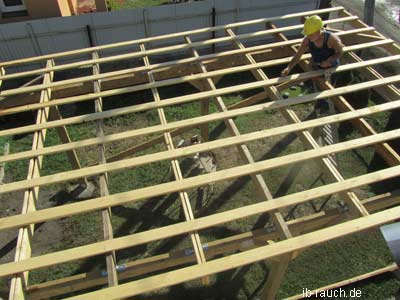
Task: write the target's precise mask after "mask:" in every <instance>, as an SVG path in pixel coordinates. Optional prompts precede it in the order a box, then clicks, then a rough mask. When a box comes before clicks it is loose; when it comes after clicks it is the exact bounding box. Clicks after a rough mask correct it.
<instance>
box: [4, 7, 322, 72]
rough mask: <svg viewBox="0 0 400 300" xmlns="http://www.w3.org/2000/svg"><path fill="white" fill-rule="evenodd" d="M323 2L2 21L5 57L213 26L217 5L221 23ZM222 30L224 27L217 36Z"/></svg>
mask: <svg viewBox="0 0 400 300" xmlns="http://www.w3.org/2000/svg"><path fill="white" fill-rule="evenodd" d="M318 4H319V1H318V0H279V1H277V0H208V1H199V2H192V3H184V4H176V5H161V6H157V7H148V8H143V9H133V10H122V11H114V12H106V13H91V14H86V15H80V16H73V17H64V18H50V19H42V20H32V21H26V22H18V23H12V24H3V25H0V60H1V61H8V60H14V59H20V58H25V57H32V56H38V55H42V54H49V53H56V52H62V51H67V50H73V49H81V48H87V47H90V37H89V36H91V37H92V40H93V43H94V44H95V45H104V44H110V43H115V42H121V41H127V40H134V39H138V38H143V37H146V36H156V35H162V34H166V33H172V32H180V31H185V30H191V29H196V28H202V27H209V26H212V19H213V18H212V11H213V8H215V24H216V25H221V24H228V23H233V22H239V21H244V20H250V19H258V18H265V17H271V16H278V15H284V14H288V13H296V12H300V11H306V10H313V9H316V8H317V7H318ZM296 21H297V22H298V20H285V21H284V22H281V23H279V22H277V25H278V26H287V25H290V24H292V23H291V22H296ZM293 24H294V23H293ZM262 29H264V28H263V27H262V25H256V26H248V27H244V28H241V29H240V31H239V32H238V33H244V32H246V31H248V32H250V31H254V30H262ZM88 31H90V34H89V32H88ZM207 34H208V36H207V35H205V34H203V35H196V36H193V38H192V40H194V41H196V40H199V39H205V38H211V33H207ZM223 34H224V33H223V32H220V33H217V36H219V35H221V36H222V35H223ZM172 42H177V40H176V41H172ZM179 42H183V40H181V41H179ZM165 44H171V41H165V40H164V41H159V42H156V43H154V46H160V45H165ZM103 54H105V55H107V53H103ZM108 54H110V53H108ZM57 63H63V61H58V62H57ZM9 71H10V70H9Z"/></svg>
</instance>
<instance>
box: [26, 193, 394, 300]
mask: <svg viewBox="0 0 400 300" xmlns="http://www.w3.org/2000/svg"><path fill="white" fill-rule="evenodd" d="M361 201H362V203H363V204H364V205H365V207H366V208H367V209H368V211H369V212H370V213H373V212H376V211H379V210H382V209H387V208H389V207H392V206H396V205H399V204H400V197H399V193H398V192H394V193H385V194H381V195H378V196H374V197H371V198H368V199H365V200H361ZM345 220H346V214H345V213H343V212H342V211H341V210H340V209H337V208H335V209H328V210H326V211H322V212H319V213H315V214H312V215H310V216H307V217H303V218H298V219H294V220H291V221H288V222H287V224H288V226H289V229H290V231H291V232H292V233H293V234H294V235H299V234H304V233H308V232H312V231H314V230H317V229H323V228H325V227H326V225H327V224H330V226H331V225H336V224H339V223H342V222H344V221H345ZM278 238H279V235H278V234H277V232H276V230H273V231H271V232H266V231H265V230H264V229H263V228H262V229H256V230H254V231H251V232H246V233H242V234H238V235H234V236H231V237H228V238H224V239H219V240H216V241H212V242H210V243H207V248H206V249H204V250H205V253H204V254H205V255H206V258H207V259H211V258H213V257H214V256H216V255H219V254H226V253H228V252H232V251H233V252H236V251H244V250H249V249H253V248H255V247H258V246H260V243H259V241H261V242H264V245H265V244H266V242H267V241H269V240H276V239H278ZM186 250H187V251H189V249H183V250H178V251H173V252H169V253H164V254H160V255H156V256H153V257H150V258H144V259H139V260H135V261H132V262H127V263H125V267H126V269H125V271H124V272H122V273H121V274H119V275H120V278H121V279H128V278H132V277H134V276H140V275H144V274H148V273H150V272H155V271H160V270H163V269H165V268H170V267H176V266H179V265H183V264H186V263H190V262H195V257H194V256H193V255H187V252H186ZM106 282H107V279H106V278H104V277H103V276H101V274H100V272H92V273H82V274H78V275H74V276H70V277H67V278H63V279H61V280H53V281H48V282H45V283H41V284H36V285H31V286H30V287H29V288H28V295H29V296H28V297H29V299H30V300H41V299H44V298H49V297H54V296H59V295H63V294H65V293H68V292H76V291H80V290H83V289H87V288H91V287H94V286H99V285H103V284H105V283H106Z"/></svg>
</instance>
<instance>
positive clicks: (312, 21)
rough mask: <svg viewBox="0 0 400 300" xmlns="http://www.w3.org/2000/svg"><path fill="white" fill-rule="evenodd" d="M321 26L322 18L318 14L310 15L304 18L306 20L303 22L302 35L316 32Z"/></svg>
mask: <svg viewBox="0 0 400 300" xmlns="http://www.w3.org/2000/svg"><path fill="white" fill-rule="evenodd" d="M323 26H324V22H322V19H321V18H320V17H319V16H317V15H315V16H311V17H309V18H306V21H305V22H304V30H303V32H302V33H303V34H304V35H310V34H313V33H314V32H317V31H318V30H321V28H322V27H323Z"/></svg>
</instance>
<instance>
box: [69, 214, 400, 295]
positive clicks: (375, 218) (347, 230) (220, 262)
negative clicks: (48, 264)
mask: <svg viewBox="0 0 400 300" xmlns="http://www.w3.org/2000/svg"><path fill="white" fill-rule="evenodd" d="M399 215H400V207H396V208H392V209H388V210H386V211H384V212H380V213H376V214H373V215H370V216H365V217H361V218H359V219H356V220H352V221H349V222H346V223H343V224H339V225H336V226H332V227H329V228H326V229H322V230H318V231H316V232H313V233H309V234H306V235H302V236H299V237H294V238H292V239H288V240H284V241H281V242H279V243H273V244H270V245H267V246H263V247H259V248H257V249H253V250H249V251H246V252H242V253H238V254H233V255H230V256H227V257H223V258H219V259H216V260H213V261H211V262H207V263H206V264H203V265H196V266H191V267H187V268H184V269H180V270H176V271H170V272H167V273H164V274H160V275H156V276H152V277H150V278H145V279H142V280H137V281H134V282H130V283H127V284H124V285H121V286H120V287H117V288H109V289H103V290H100V291H95V292H91V293H87V294H84V295H79V296H75V297H74V296H73V297H70V298H67V299H66V300H78V299H79V300H86V299H99V300H103V299H104V300H106V299H107V300H112V299H117V298H116V297H129V296H134V295H139V294H143V293H146V292H149V291H154V290H158V289H160V288H164V287H168V286H171V285H176V284H179V283H182V282H186V281H190V280H194V279H196V278H199V277H201V276H205V275H209V274H215V273H218V272H223V271H226V270H231V269H234V268H238V267H241V266H244V265H247V264H251V263H254V262H258V261H261V260H265V259H268V258H273V257H277V256H279V255H282V253H284V254H286V253H290V252H291V251H296V250H302V249H305V248H307V247H310V246H314V245H318V244H321V243H323V242H327V241H330V240H333V239H336V238H339V237H342V236H346V235H350V234H353V233H357V232H360V231H364V230H367V229H370V228H375V227H377V226H380V225H383V224H386V223H389V222H391V221H394V220H396V219H398V216H399Z"/></svg>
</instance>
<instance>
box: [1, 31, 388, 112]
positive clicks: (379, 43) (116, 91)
mask: <svg viewBox="0 0 400 300" xmlns="http://www.w3.org/2000/svg"><path fill="white" fill-rule="evenodd" d="M360 30H362V31H366V30H367V29H366V28H361V29H355V31H360ZM368 30H370V29H368ZM352 32H353V31H351V30H350V31H344V32H341V33H338V35H340V36H341V35H344V34H351V33H352ZM298 42H301V39H298V40H291V41H289V42H277V43H272V44H266V45H260V46H254V47H249V48H246V49H237V50H231V51H226V52H221V53H218V54H215V55H218V57H219V58H221V57H224V56H227V55H232V54H237V53H238V52H239V53H243V52H252V51H250V50H252V49H256V48H257V49H260V48H266V49H270V48H273V49H275V48H277V47H282V46H287V45H288V43H289V44H296V43H298ZM390 43H392V40H380V41H376V42H370V43H365V44H360V45H353V46H349V47H345V48H344V51H345V52H346V51H355V50H360V49H365V48H369V47H374V46H382V45H387V44H390ZM206 56H207V55H205V56H202V57H197V58H195V57H194V58H187V59H184V60H181V62H182V61H185V62H187V61H202V59H201V58H205V57H206ZM309 56H310V54H305V55H304V56H303V57H302V59H306V58H307V57H309ZM289 61H290V58H283V59H277V60H273V61H269V62H265V63H263V65H260V66H259V67H267V66H273V65H277V64H283V63H287V62H289ZM169 63H170V62H168V64H169ZM165 64H167V63H165ZM264 64H265V65H264ZM153 66H155V65H153ZM141 68H143V67H139V68H136V72H138V71H139V69H141ZM244 68H246V67H243V68H242V69H234V70H233V71H230V69H227V70H226V69H224V70H219V71H215V72H213V74H212V76H217V75H219V74H221V75H225V74H228V73H232V72H237V71H243V70H245V69H244ZM247 68H252V67H251V66H247ZM209 75H211V72H210V74H209ZM200 76H201V75H200V74H199V75H192V76H191V77H190V75H189V76H188V77H187V76H184V77H181V78H173V79H169V80H168V81H163V82H158V83H156V84H157V86H156V87H160V86H164V85H172V84H177V83H182V82H187V81H189V80H192V81H193V80H198V79H200ZM203 76H205V75H203ZM207 76H208V75H207ZM95 79H96V78H95ZM73 80H75V79H73ZM152 87H154V86H152V85H149V84H140V85H137V86H133V87H130V86H129V87H122V88H117V89H111V90H107V91H103V92H102V93H100V95H97V94H90V95H79V96H71V97H65V98H56V99H55V100H56V101H57V105H64V104H70V103H75V102H81V101H88V100H93V99H96V98H97V97H106V96H115V95H120V94H125V93H131V92H136V91H141V90H145V89H149V88H152ZM10 92H12V91H10ZM14 92H15V93H18V92H17V91H14ZM14 92H12V93H14ZM2 103H4V101H3V102H0V106H1V104H2ZM8 105H10V104H8ZM47 105H56V104H47ZM43 106H44V104H39V103H33V104H29V105H28V104H27V105H23V106H21V107H6V108H3V109H2V110H1V111H0V115H7V114H11V113H17V112H22V111H27V110H36V109H40V108H43Z"/></svg>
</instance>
